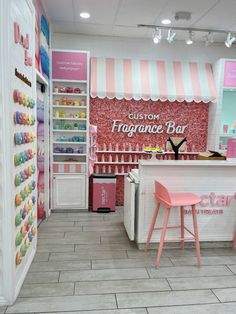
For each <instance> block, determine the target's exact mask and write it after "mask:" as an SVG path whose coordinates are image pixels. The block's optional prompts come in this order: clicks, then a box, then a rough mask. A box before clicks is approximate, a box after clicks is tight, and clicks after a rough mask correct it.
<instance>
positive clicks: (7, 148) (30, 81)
mask: <svg viewBox="0 0 236 314" xmlns="http://www.w3.org/2000/svg"><path fill="white" fill-rule="evenodd" d="M0 6H1V7H0V14H1V19H0V21H1V22H0V23H1V27H0V32H1V36H0V38H1V39H0V40H1V55H0V62H1V79H0V82H1V97H0V103H1V106H0V107H1V109H0V129H1V130H0V134H1V139H0V140H1V142H0V146H1V149H0V151H1V155H0V163H1V164H0V176H1V183H0V185H1V187H0V201H1V202H0V305H2V304H12V303H13V302H14V301H15V299H16V297H17V295H18V293H19V291H20V288H21V286H22V284H23V281H24V279H25V276H26V274H27V272H28V269H29V267H30V265H31V262H32V260H33V257H34V254H35V251H36V241H37V237H36V230H37V211H36V202H37V195H36V186H37V179H36V155H35V153H36V123H35V117H36V110H35V109H36V107H35V68H34V47H35V46H34V19H35V12H34V7H33V5H32V1H28V0H25V1H21V5H20V6H19V1H18V0H9V1H1V3H0Z"/></svg>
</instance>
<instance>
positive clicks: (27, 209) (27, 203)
mask: <svg viewBox="0 0 236 314" xmlns="http://www.w3.org/2000/svg"><path fill="white" fill-rule="evenodd" d="M25 211H26V213H27V214H28V213H29V211H30V205H29V202H26V204H25Z"/></svg>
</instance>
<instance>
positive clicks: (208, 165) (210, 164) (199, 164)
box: [139, 160, 236, 167]
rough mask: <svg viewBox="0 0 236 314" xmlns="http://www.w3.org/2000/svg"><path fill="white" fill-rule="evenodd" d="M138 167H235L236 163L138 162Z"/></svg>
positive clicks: (223, 161)
mask: <svg viewBox="0 0 236 314" xmlns="http://www.w3.org/2000/svg"><path fill="white" fill-rule="evenodd" d="M139 165H140V166H191V167H194V166H207V167H211V166H217V167H218V166H224V167H235V166H236V161H228V160H156V161H155V160H154V161H153V160H140V161H139Z"/></svg>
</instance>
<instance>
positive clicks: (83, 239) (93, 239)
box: [38, 232, 101, 245]
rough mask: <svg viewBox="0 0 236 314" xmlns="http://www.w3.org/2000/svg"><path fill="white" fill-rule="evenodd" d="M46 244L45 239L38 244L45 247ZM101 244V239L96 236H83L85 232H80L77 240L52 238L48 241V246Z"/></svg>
mask: <svg viewBox="0 0 236 314" xmlns="http://www.w3.org/2000/svg"><path fill="white" fill-rule="evenodd" d="M44 243H45V239H39V240H38V244H39V245H41V244H42V245H43V244H44ZM96 243H97V244H100V243H101V241H100V237H97V236H96V235H93V234H90V235H87V234H83V232H80V233H79V235H78V236H77V237H75V238H62V239H60V238H54V239H52V238H50V239H47V244H48V245H49V244H61V245H64V244H96Z"/></svg>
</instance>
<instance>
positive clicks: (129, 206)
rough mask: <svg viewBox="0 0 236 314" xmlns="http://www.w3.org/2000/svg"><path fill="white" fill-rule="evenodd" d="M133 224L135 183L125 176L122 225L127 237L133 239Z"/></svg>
mask: <svg viewBox="0 0 236 314" xmlns="http://www.w3.org/2000/svg"><path fill="white" fill-rule="evenodd" d="M134 225H135V183H134V182H132V180H131V179H130V178H129V177H126V178H125V195H124V226H125V229H126V232H127V234H128V237H129V239H130V240H131V241H133V240H134Z"/></svg>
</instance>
